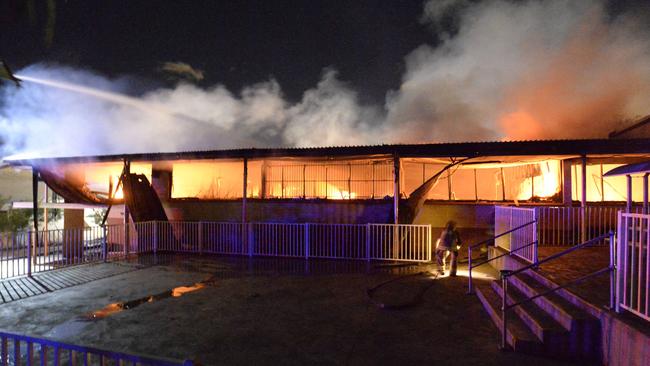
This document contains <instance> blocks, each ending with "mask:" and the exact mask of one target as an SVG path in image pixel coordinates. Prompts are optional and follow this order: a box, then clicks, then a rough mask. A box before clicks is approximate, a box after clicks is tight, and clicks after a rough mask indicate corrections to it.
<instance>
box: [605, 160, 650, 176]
mask: <svg viewBox="0 0 650 366" xmlns="http://www.w3.org/2000/svg"><path fill="white" fill-rule="evenodd" d="M643 173H650V161H644V162H642V163H636V164H628V165H623V166H619V167H618V168H614V169H612V170H610V171H608V172H607V173H605V174H604V175H603V176H604V177H612V176H615V175H632V174H643Z"/></svg>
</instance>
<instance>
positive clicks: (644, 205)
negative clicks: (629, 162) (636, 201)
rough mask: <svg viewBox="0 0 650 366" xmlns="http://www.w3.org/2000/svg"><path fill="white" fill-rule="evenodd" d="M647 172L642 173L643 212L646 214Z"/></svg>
mask: <svg viewBox="0 0 650 366" xmlns="http://www.w3.org/2000/svg"><path fill="white" fill-rule="evenodd" d="M648 175H649V174H648V173H645V174H644V175H643V213H644V214H645V215H647V214H648Z"/></svg>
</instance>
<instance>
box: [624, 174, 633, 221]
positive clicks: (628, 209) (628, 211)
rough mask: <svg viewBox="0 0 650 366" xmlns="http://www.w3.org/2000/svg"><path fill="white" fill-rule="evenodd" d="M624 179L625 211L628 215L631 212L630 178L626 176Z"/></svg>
mask: <svg viewBox="0 0 650 366" xmlns="http://www.w3.org/2000/svg"><path fill="white" fill-rule="evenodd" d="M625 178H626V179H627V203H626V205H625V211H626V212H627V213H630V212H632V176H631V175H629V174H628V175H626V176H625Z"/></svg>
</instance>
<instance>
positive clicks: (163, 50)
mask: <svg viewBox="0 0 650 366" xmlns="http://www.w3.org/2000/svg"><path fill="white" fill-rule="evenodd" d="M51 3H52V4H53V5H54V7H55V8H56V13H55V19H54V20H51V19H52V18H51V15H50V16H49V17H48V12H49V11H48V7H47V4H46V1H33V2H32V5H31V8H30V2H29V1H20V0H3V1H2V2H1V4H2V5H1V6H0V21H1V27H2V28H1V30H0V55H1V56H2V57H4V58H5V59H6V60H7V62H8V63H10V64H12V65H13V67H14V69H20V68H21V67H23V66H26V65H29V64H32V63H37V62H58V63H62V64H65V65H70V66H74V67H84V68H90V69H92V70H95V71H98V72H100V73H102V74H105V75H108V76H112V77H115V76H120V75H129V76H134V75H135V76H139V77H141V78H143V80H142V81H143V82H145V83H149V82H154V83H155V82H157V81H162V80H164V75H162V74H161V73H160V72H159V71H157V70H158V68H159V66H160V64H161V63H162V62H167V61H172V62H177V61H181V62H185V63H188V64H190V65H192V66H193V67H194V68H197V69H201V70H203V71H204V73H205V79H204V80H202V81H201V82H200V85H213V84H216V83H223V84H225V85H226V86H227V87H228V88H229V89H231V90H239V89H241V88H242V87H243V86H245V85H250V84H252V83H256V82H260V81H264V80H268V79H269V78H270V77H273V78H275V79H276V80H277V81H278V83H279V84H280V85H281V86H282V89H283V92H284V93H285V95H286V97H287V98H288V99H290V100H296V99H299V98H300V96H301V94H302V92H303V91H304V90H306V89H308V88H310V87H312V86H313V85H314V84H316V83H317V82H318V80H319V79H320V77H321V74H322V72H323V69H324V68H327V67H332V68H335V69H336V70H338V71H339V77H340V79H341V80H344V81H347V82H349V83H351V84H352V85H354V88H355V89H356V90H357V91H359V93H360V97H361V99H362V100H364V99H370V100H372V101H374V102H379V103H381V102H382V100H383V98H384V96H385V93H386V91H387V90H389V89H395V88H397V87H399V83H400V77H401V75H402V73H403V71H404V56H405V55H406V54H408V53H409V52H411V51H412V50H413V49H415V48H416V47H418V46H419V45H421V44H423V43H429V44H435V42H437V37H436V34H435V32H434V31H433V30H432V29H430V27H427V26H426V25H423V24H421V22H420V21H419V19H420V17H421V14H422V9H423V2H421V1H390V0H387V1H370V0H356V1H347V2H337V1H262V0H260V1H256V0H252V1H251V0H244V1H192V2H181V1H132V0H124V1H92V0H91V1H89V0H83V1H80V0H69V1H62V0H59V1H51ZM190 4H191V5H190ZM32 9H33V10H32ZM49 14H51V12H50V13H49ZM48 19H50V20H49V22H50V24H54V25H53V27H48ZM48 32H50V33H49V34H48ZM48 36H50V37H51V41H48V39H47V37H48ZM50 42H51V43H50Z"/></svg>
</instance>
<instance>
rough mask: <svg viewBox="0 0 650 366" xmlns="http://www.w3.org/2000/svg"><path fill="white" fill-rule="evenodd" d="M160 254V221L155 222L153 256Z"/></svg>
mask: <svg viewBox="0 0 650 366" xmlns="http://www.w3.org/2000/svg"><path fill="white" fill-rule="evenodd" d="M157 252H158V221H154V222H153V254H154V255H156V253H157Z"/></svg>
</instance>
